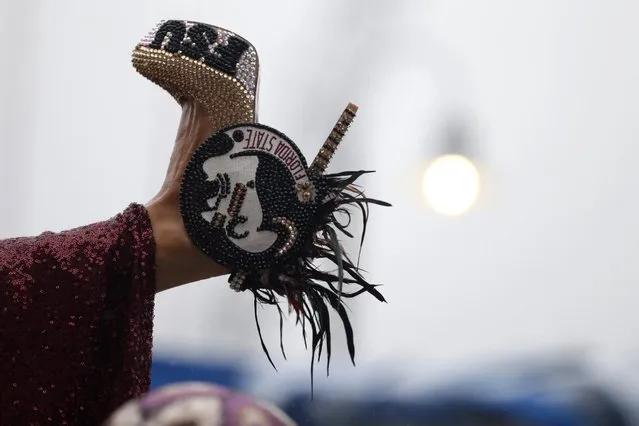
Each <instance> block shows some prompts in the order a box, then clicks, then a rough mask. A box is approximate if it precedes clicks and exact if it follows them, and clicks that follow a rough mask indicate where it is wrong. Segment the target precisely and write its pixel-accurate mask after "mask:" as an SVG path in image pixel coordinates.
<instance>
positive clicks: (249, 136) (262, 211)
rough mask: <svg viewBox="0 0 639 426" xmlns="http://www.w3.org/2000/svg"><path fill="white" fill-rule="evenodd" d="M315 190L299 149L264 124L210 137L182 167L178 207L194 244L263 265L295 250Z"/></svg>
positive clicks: (246, 264)
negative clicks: (182, 174) (183, 170)
mask: <svg viewBox="0 0 639 426" xmlns="http://www.w3.org/2000/svg"><path fill="white" fill-rule="evenodd" d="M317 200H318V194H317V188H316V185H315V183H314V182H313V178H312V174H311V173H310V171H309V170H308V167H307V164H306V160H305V158H304V156H303V155H302V154H301V152H300V150H299V149H298V148H297V146H295V144H294V143H293V142H292V141H291V140H290V139H289V138H288V137H286V135H284V134H282V133H281V132H279V131H277V130H275V129H272V128H270V127H268V126H265V125H261V124H241V125H236V126H231V127H227V128H225V129H222V130H220V131H218V132H217V133H215V134H214V135H213V136H211V137H210V138H208V139H207V140H206V141H205V142H204V143H203V144H202V145H201V146H200V147H199V148H198V149H197V151H196V152H195V154H194V155H193V157H192V158H191V160H190V163H189V165H188V166H187V168H186V171H185V173H184V178H183V182H182V188H181V194H180V206H181V210H182V216H183V219H184V224H185V226H186V230H187V232H188V234H189V236H190V238H191V240H192V241H193V243H194V244H195V245H196V246H197V247H198V248H200V250H202V251H203V252H204V253H206V254H207V255H208V256H209V257H211V258H212V259H213V260H215V261H216V262H218V263H219V264H221V265H223V266H226V267H229V268H231V269H241V270H244V271H254V270H262V269H268V268H270V267H272V266H273V265H275V264H278V263H281V262H283V261H285V260H286V259H288V258H289V257H290V255H291V253H295V252H296V251H298V250H299V249H300V246H301V245H302V243H303V241H304V240H305V237H306V236H307V235H308V231H309V223H310V221H311V219H312V217H313V215H314V214H315V212H316V210H317V206H318V203H317Z"/></svg>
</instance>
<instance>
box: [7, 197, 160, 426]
mask: <svg viewBox="0 0 639 426" xmlns="http://www.w3.org/2000/svg"><path fill="white" fill-rule="evenodd" d="M154 256H155V242H154V239H153V231H152V229H151V223H150V220H149V217H148V214H147V212H146V209H145V208H144V207H143V206H141V205H138V204H132V205H131V206H129V207H128V208H127V209H126V210H125V211H124V212H123V213H121V214H119V215H117V216H116V217H114V218H113V219H111V220H107V221H104V222H99V223H95V224H92V225H88V226H84V227H81V228H77V229H73V230H70V231H65V232H61V233H51V232H46V233H44V234H42V235H40V236H37V237H30V238H13V239H7V240H1V241H0V286H1V287H0V425H11V426H20V425H86V426H91V425H99V424H100V423H102V422H103V421H104V420H105V419H106V418H107V417H109V415H110V414H111V413H112V412H113V411H114V410H116V409H117V408H118V407H119V406H120V405H121V404H123V403H124V402H126V401H127V400H129V399H131V398H134V397H136V396H139V395H140V394H142V393H144V392H146V391H148V389H149V385H150V370H151V346H152V329H153V307H154V297H155V269H154V268H155V258H154Z"/></svg>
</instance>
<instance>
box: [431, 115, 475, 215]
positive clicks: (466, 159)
mask: <svg viewBox="0 0 639 426" xmlns="http://www.w3.org/2000/svg"><path fill="white" fill-rule="evenodd" d="M467 136H468V135H466V132H465V128H464V127H463V126H462V125H461V123H459V122H454V123H452V124H451V125H449V126H448V128H447V129H446V133H445V135H444V150H443V153H442V154H441V155H440V156H438V157H436V158H435V159H434V160H432V161H430V162H429V163H428V165H427V167H426V170H425V171H424V175H423V179H422V191H423V194H424V197H425V198H426V202H427V203H428V205H429V206H430V207H431V208H432V209H433V211H435V212H436V213H439V214H441V215H445V216H460V215H462V214H464V213H466V212H468V211H469V210H471V209H472V207H473V206H474V205H475V203H476V202H477V199H478V197H479V192H480V187H481V179H480V173H479V170H478V169H477V166H476V165H475V164H474V162H473V161H472V160H471V157H470V156H469V155H468V153H467V151H468V147H467V142H468V141H467Z"/></svg>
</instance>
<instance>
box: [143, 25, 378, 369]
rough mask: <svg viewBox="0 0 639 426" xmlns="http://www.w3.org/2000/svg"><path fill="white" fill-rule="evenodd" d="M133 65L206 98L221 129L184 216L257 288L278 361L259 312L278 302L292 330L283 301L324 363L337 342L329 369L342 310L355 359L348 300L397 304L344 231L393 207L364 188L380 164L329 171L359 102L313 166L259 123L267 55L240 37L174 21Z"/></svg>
mask: <svg viewBox="0 0 639 426" xmlns="http://www.w3.org/2000/svg"><path fill="white" fill-rule="evenodd" d="M133 63H134V65H135V67H136V69H137V70H138V71H139V72H140V73H141V74H142V75H144V76H145V77H147V78H149V79H150V80H152V81H154V82H155V83H157V84H158V85H160V86H161V87H163V88H164V89H166V90H167V91H168V92H169V93H170V94H171V95H172V96H173V97H174V98H176V99H177V100H178V101H180V100H181V99H183V98H184V97H190V98H193V99H195V100H197V101H198V102H200V103H202V104H203V105H206V107H207V109H208V111H209V114H210V117H211V120H213V122H214V123H215V128H216V129H218V130H217V131H216V132H215V133H214V134H213V135H211V136H210V137H209V138H208V139H206V140H205V141H204V142H203V143H202V145H200V146H199V148H198V149H197V150H196V152H195V153H194V155H193V156H192V157H191V159H190V162H189V164H188V166H187V167H186V170H185V172H184V176H183V180H182V184H181V192H180V209H181V214H182V218H183V221H184V225H185V228H186V230H187V233H188V235H189V237H190V239H191V240H192V242H193V243H194V244H195V246H197V247H198V248H199V249H200V250H201V251H202V252H204V253H205V254H206V255H207V256H209V257H210V258H211V259H212V260H214V261H215V262H217V263H219V264H221V265H223V266H225V267H227V268H228V269H229V270H230V271H231V274H230V278H229V283H230V286H231V288H232V289H233V290H235V291H238V292H243V291H249V292H251V293H252V294H253V296H254V299H255V303H254V311H255V312H254V315H255V319H256V322H257V328H258V334H259V337H260V341H261V344H262V348H263V350H264V352H265V353H266V355H267V357H268V359H269V361H270V362H271V364H273V361H272V359H271V357H270V354H269V352H268V350H267V348H266V345H265V343H264V341H263V339H262V334H261V330H260V326H259V321H258V317H257V307H258V305H259V304H267V305H273V306H274V307H275V309H277V310H278V312H279V314H280V331H281V328H282V315H283V314H284V310H283V309H282V307H281V306H280V302H282V301H285V302H286V303H287V304H288V309H289V312H292V313H293V314H294V315H295V317H296V319H297V321H298V322H299V323H300V324H301V325H302V327H304V328H305V329H306V328H307V327H308V328H310V337H311V349H312V352H313V354H312V359H313V362H314V360H315V357H316V356H317V357H318V359H319V357H320V356H321V352H322V350H323V349H325V354H326V357H327V369H328V366H329V364H330V355H331V328H330V321H329V309H328V308H329V307H331V308H332V309H334V310H336V311H337V313H338V314H339V316H340V318H341V320H342V322H343V325H344V329H345V332H346V337H347V346H348V350H349V353H350V357H351V359H352V360H353V362H354V359H355V346H354V339H353V329H352V327H351V324H350V320H349V316H348V313H347V310H346V308H345V305H344V300H345V299H350V298H353V297H356V296H359V295H361V294H365V293H367V294H369V295H372V296H373V297H375V298H376V299H377V300H379V301H382V302H383V301H385V300H384V297H383V296H382V294H381V293H380V292H379V290H378V289H377V286H376V285H373V284H370V283H369V282H368V281H367V280H366V279H365V278H364V277H363V275H362V274H361V272H360V270H359V268H358V266H357V262H356V261H353V260H352V258H351V256H349V255H348V254H347V253H346V252H345V251H344V248H343V246H342V244H341V243H340V238H343V237H348V238H352V237H353V235H352V234H351V232H350V231H349V225H350V223H351V215H352V214H354V213H361V215H362V220H363V232H362V234H364V233H365V231H366V223H367V220H368V214H369V210H368V209H369V205H370V204H377V205H382V206H389V204H388V203H386V202H383V201H379V200H376V199H372V198H368V197H366V196H365V195H364V192H363V191H362V190H361V189H359V188H358V187H357V186H356V181H357V179H358V178H359V177H361V176H362V175H364V174H366V173H369V172H368V171H364V170H357V171H348V172H341V173H332V174H327V173H326V170H327V168H328V166H329V164H330V161H331V159H332V157H333V154H334V153H335V151H336V150H337V148H338V147H339V145H340V143H341V142H342V140H343V138H344V136H345V135H346V132H347V130H348V128H349V126H350V125H351V123H352V121H353V119H354V118H355V115H356V113H357V107H356V106H355V105H353V104H349V105H348V106H347V107H346V109H345V110H344V111H343V113H342V114H341V115H340V116H339V119H338V120H337V123H336V125H335V126H334V128H333V129H332V130H331V131H330V132H329V134H328V137H327V138H326V140H325V141H324V143H323V145H322V146H321V148H320V149H319V152H318V153H317V155H316V156H315V158H314V159H313V161H312V163H311V164H310V165H309V164H308V163H307V161H306V159H305V157H304V155H303V154H302V152H301V151H300V149H299V148H298V147H297V146H296V145H295V143H294V142H293V141H292V140H291V139H290V138H288V137H287V136H286V135H285V134H284V133H283V132H281V131H278V130H276V129H274V128H272V127H269V126H267V125H264V124H259V123H257V122H256V114H255V113H254V110H255V105H256V97H257V89H258V58H257V53H256V51H255V49H254V48H253V46H251V44H250V43H248V42H247V41H246V40H244V39H242V38H241V37H239V36H237V35H236V34H234V33H231V32H229V31H227V30H223V29H220V28H217V27H213V26H210V25H205V24H200V23H192V22H185V21H165V22H162V23H161V24H160V25H159V26H158V27H156V28H155V29H154V30H153V31H152V32H151V33H150V34H149V36H148V37H147V38H145V39H144V40H143V41H142V43H140V45H138V46H137V48H136V49H135V51H134V54H133ZM362 242H363V235H362ZM319 260H324V261H329V262H331V263H333V264H334V269H335V271H329V270H322V269H320V268H319V267H318V266H317V263H316V262H317V261H319ZM304 336H306V333H304ZM282 352H283V348H282ZM318 352H319V353H318ZM312 365H313V364H311V366H312Z"/></svg>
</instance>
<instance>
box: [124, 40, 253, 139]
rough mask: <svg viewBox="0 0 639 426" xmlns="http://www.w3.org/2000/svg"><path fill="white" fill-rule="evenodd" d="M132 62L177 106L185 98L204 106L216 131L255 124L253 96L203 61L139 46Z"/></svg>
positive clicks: (238, 83)
mask: <svg viewBox="0 0 639 426" xmlns="http://www.w3.org/2000/svg"><path fill="white" fill-rule="evenodd" d="M132 62H133V66H134V67H135V69H136V70H137V71H138V72H139V73H140V74H141V75H142V76H144V77H146V78H147V79H149V80H151V81H152V82H154V83H155V84H157V85H158V86H160V87H162V88H163V89H164V90H166V91H167V92H169V93H170V94H171V95H172V96H173V97H174V98H175V99H176V100H177V101H178V103H181V102H182V101H183V100H184V98H188V99H193V100H195V101H197V102H199V103H201V104H202V105H204V106H205V107H206V109H207V111H208V115H209V117H210V119H211V121H212V124H213V128H214V129H216V130H217V129H220V128H222V127H226V126H231V125H234V124H238V123H252V122H254V121H255V106H256V105H255V96H253V95H252V94H251V93H249V92H248V91H247V90H246V89H245V88H244V86H243V85H242V84H241V83H240V82H239V81H238V80H237V79H235V78H233V77H231V76H229V75H227V74H225V73H223V72H221V71H218V70H216V69H214V68H212V67H210V66H207V65H206V64H204V63H203V62H200V61H196V60H194V59H191V58H188V57H186V56H184V55H181V54H173V53H169V52H166V51H163V50H158V49H151V48H148V47H145V46H142V45H139V46H137V47H136V48H135V50H134V51H133V57H132Z"/></svg>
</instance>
